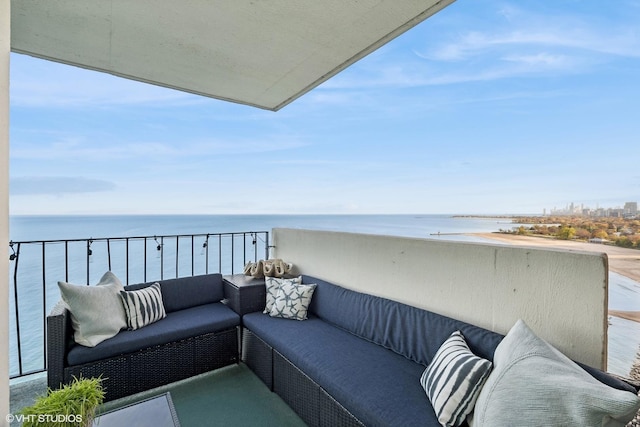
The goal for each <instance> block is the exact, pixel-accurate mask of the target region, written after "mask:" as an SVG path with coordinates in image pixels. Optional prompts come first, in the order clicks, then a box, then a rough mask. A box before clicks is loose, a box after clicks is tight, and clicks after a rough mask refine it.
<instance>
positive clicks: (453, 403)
mask: <svg viewBox="0 0 640 427" xmlns="http://www.w3.org/2000/svg"><path fill="white" fill-rule="evenodd" d="M489 372H491V362H490V361H488V360H486V359H483V358H481V357H478V356H476V355H475V354H473V353H472V352H471V350H469V346H468V345H467V342H466V341H465V340H464V337H463V336H462V333H461V332H460V331H455V332H454V333H452V334H451V336H449V338H448V339H447V340H446V341H445V342H444V343H442V346H440V348H439V349H438V351H437V353H436V355H435V356H434V357H433V361H431V363H430V364H429V366H427V369H425V370H424V372H423V374H422V377H421V378H420V384H422V388H424V391H425V392H426V393H427V396H428V397H429V400H430V401H431V406H433V410H434V412H435V413H436V417H438V421H440V424H442V425H443V426H445V427H457V426H460V425H462V423H463V422H464V421H465V420H466V418H467V415H469V414H470V413H471V412H472V411H473V407H474V405H475V404H476V399H477V398H478V395H479V394H480V390H482V386H483V385H484V382H485V381H486V379H487V377H488V376H489Z"/></svg>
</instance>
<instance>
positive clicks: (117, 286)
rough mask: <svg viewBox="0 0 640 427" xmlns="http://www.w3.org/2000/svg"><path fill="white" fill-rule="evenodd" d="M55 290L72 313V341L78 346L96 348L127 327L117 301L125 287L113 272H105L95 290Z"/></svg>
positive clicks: (69, 287) (78, 287)
mask: <svg viewBox="0 0 640 427" xmlns="http://www.w3.org/2000/svg"><path fill="white" fill-rule="evenodd" d="M58 287H59V288H60V295H61V296H62V300H63V301H64V302H65V303H66V304H67V306H68V307H69V311H70V312H71V324H72V326H73V331H74V334H73V339H74V340H75V342H77V343H78V344H81V345H84V346H87V347H95V346H96V345H98V344H100V343H101V342H102V341H104V340H106V339H109V338H111V337H113V336H115V335H116V334H117V333H118V332H120V330H121V329H123V328H126V327H127V317H126V315H125V312H124V308H123V307H122V301H121V300H120V291H122V290H123V289H124V287H123V286H122V283H121V282H120V280H119V279H118V278H117V277H116V276H115V274H113V273H112V272H110V271H108V272H106V273H105V274H104V275H103V276H102V278H101V279H100V281H99V282H98V283H97V284H96V285H95V286H84V285H72V284H70V283H67V282H58Z"/></svg>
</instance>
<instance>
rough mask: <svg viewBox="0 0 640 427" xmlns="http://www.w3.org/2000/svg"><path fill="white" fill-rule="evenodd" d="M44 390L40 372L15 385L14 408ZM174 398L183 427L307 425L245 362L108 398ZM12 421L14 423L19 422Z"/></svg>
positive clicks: (127, 401)
mask: <svg viewBox="0 0 640 427" xmlns="http://www.w3.org/2000/svg"><path fill="white" fill-rule="evenodd" d="M45 391H46V378H44V377H37V378H35V379H31V380H30V381H21V382H16V383H15V384H12V386H11V413H13V414H15V413H17V412H18V411H19V409H20V408H22V407H24V406H26V405H30V404H31V403H32V402H33V400H34V397H35V396H37V395H41V394H44V392H45ZM167 391H169V392H171V398H172V400H173V404H174V406H175V409H176V413H177V414H178V418H179V420H180V424H181V426H182V427H199V426H204V425H206V426H216V425H219V426H229V425H233V426H255V425H260V426H304V425H306V424H305V423H304V422H303V421H302V420H301V419H300V418H299V417H298V415H296V413H295V412H293V410H292V409H291V408H289V406H287V404H286V403H284V401H283V400H282V399H280V397H279V396H278V395H276V394H275V393H272V392H271V391H269V389H268V388H267V387H266V386H265V385H264V383H262V381H260V379H259V378H258V377H256V376H255V375H254V374H253V373H252V372H251V370H249V368H247V366H246V365H244V364H242V363H241V364H238V365H231V366H227V367H225V368H221V369H218V370H216V371H213V372H208V373H206V374H202V375H199V376H197V377H193V378H189V379H186V380H183V381H179V382H176V383H173V384H169V385H166V386H162V387H158V388H156V389H153V390H149V391H146V392H143V393H139V394H136V395H133V396H129V397H125V398H122V399H118V400H114V401H112V402H107V403H105V404H104V405H103V406H102V408H101V411H109V410H112V409H116V408H118V407H120V406H125V405H128V404H130V403H133V402H136V401H138V400H142V399H145V398H148V397H150V396H154V395H157V394H160V393H164V392H167ZM17 425H18V424H17V423H14V424H12V427H14V426H17Z"/></svg>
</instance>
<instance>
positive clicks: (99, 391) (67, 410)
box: [20, 377, 104, 427]
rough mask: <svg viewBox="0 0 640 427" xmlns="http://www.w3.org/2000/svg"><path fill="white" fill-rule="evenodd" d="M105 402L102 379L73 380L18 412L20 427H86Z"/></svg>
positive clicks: (50, 391)
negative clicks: (20, 418) (20, 417)
mask: <svg viewBox="0 0 640 427" xmlns="http://www.w3.org/2000/svg"><path fill="white" fill-rule="evenodd" d="M103 400H104V390H103V388H102V378H79V379H78V378H75V377H74V378H73V381H72V382H71V383H70V384H67V385H65V386H63V387H62V388H60V389H58V390H51V389H49V390H48V391H47V394H46V395H44V396H40V397H38V398H37V399H36V401H35V403H34V404H33V405H31V406H28V407H26V408H23V409H22V410H21V411H20V414H21V415H22V419H23V424H22V425H23V427H63V426H64V427H88V426H90V425H91V424H92V423H93V418H94V416H95V413H96V409H97V407H98V406H99V405H100V404H102V402H103Z"/></svg>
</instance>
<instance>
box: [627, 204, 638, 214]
mask: <svg viewBox="0 0 640 427" xmlns="http://www.w3.org/2000/svg"><path fill="white" fill-rule="evenodd" d="M636 215H638V202H627V203H625V204H624V216H636Z"/></svg>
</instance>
